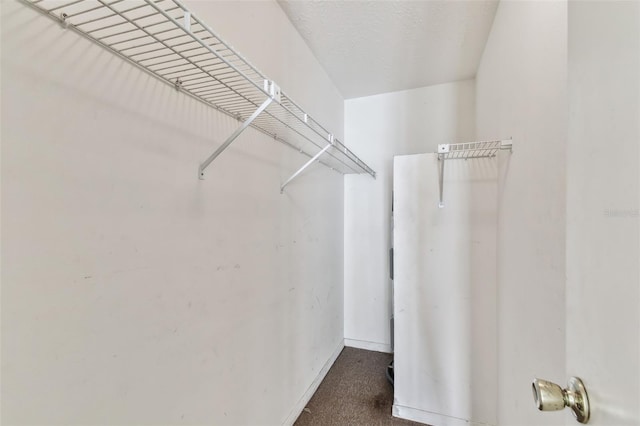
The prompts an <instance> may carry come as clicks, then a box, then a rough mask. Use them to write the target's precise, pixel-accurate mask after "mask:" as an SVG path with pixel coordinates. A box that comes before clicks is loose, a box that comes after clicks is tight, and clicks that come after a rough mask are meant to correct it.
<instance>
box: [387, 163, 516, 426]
mask: <svg viewBox="0 0 640 426" xmlns="http://www.w3.org/2000/svg"><path fill="white" fill-rule="evenodd" d="M500 155H509V154H508V153H501V154H500ZM437 176H438V159H437V155H436V154H420V155H407V156H398V157H396V158H395V161H394V174H393V177H394V181H393V185H394V186H393V187H394V197H395V204H394V222H393V223H394V233H393V244H394V254H395V256H394V259H395V260H394V263H395V267H396V271H395V277H394V302H395V303H394V325H395V327H394V328H395V334H394V337H395V341H394V372H395V375H394V398H393V414H394V415H395V416H398V417H402V418H406V419H410V420H415V421H419V422H422V423H425V424H430V425H438V426H466V425H468V424H469V423H468V422H469V421H471V422H472V424H482V425H495V424H496V393H497V391H496V386H497V358H496V355H497V340H496V337H497V325H496V226H497V212H496V209H497V206H498V203H497V193H498V191H497V190H498V184H497V183H498V179H497V176H498V160H497V159H495V158H492V159H489V158H485V159H476V160H470V161H462V160H457V161H456V160H450V161H447V162H446V166H445V174H444V203H445V206H444V208H438V201H439V191H438V188H439V187H438V178H437Z"/></svg>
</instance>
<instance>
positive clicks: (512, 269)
mask: <svg viewBox="0 0 640 426" xmlns="http://www.w3.org/2000/svg"><path fill="white" fill-rule="evenodd" d="M566 78H567V3H566V2H564V1H557V2H538V1H531V2H511V1H503V2H500V5H499V6H498V10H497V13H496V17H495V20H494V23H493V28H492V30H491V34H490V36H489V40H488V42H487V46H486V48H485V52H484V55H483V57H482V61H481V64H480V68H479V70H478V74H477V77H476V86H477V104H476V111H477V136H478V138H479V139H484V138H495V137H500V138H504V137H508V136H512V137H513V140H514V144H513V145H514V147H513V154H512V155H511V156H510V157H509V159H508V161H505V162H504V163H503V164H502V167H501V170H500V178H499V179H500V180H499V195H498V202H499V206H498V365H499V373H498V424H501V425H520V426H524V425H544V424H561V423H563V422H564V415H563V414H562V413H544V414H541V413H538V412H537V410H536V408H535V406H534V404H533V402H532V401H533V400H532V396H531V380H532V379H533V378H534V377H542V378H546V379H550V380H554V381H558V383H563V384H564V383H565V381H566V379H565V365H564V361H565V317H564V313H565V309H564V306H565V229H566V227H565V164H566V163H565V149H566V139H567V98H566V96H567V83H566Z"/></svg>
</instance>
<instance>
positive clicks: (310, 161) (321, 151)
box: [280, 134, 335, 194]
mask: <svg viewBox="0 0 640 426" xmlns="http://www.w3.org/2000/svg"><path fill="white" fill-rule="evenodd" d="M327 140H328V141H329V143H328V144H327V145H326V146H325V147H324V148H322V149H321V150H320V151H319V152H318V153H317V154H316V155H314V156H313V157H311V159H310V160H309V161H307V162H306V163H304V165H303V166H302V167H300V168H299V169H298V171H297V172H295V173H294V174H292V175H291V177H290V178H289V179H287V180H286V181H285V182H284V183H283V184H282V185H280V193H281V194H282V193H284V188H285V187H286V186H287V185H289V184H290V183H291V182H292V181H293V180H294V179H295V178H297V177H298V175H300V173H302V172H303V171H304V170H305V169H306V168H307V167H309V166H310V165H312V164H313V163H315V162H316V161H317V160H318V159H319V158H320V157H321V156H322V154H324V153H325V152H327V150H328V149H329V148H331V147H332V146H334V145H333V144H334V141H335V138H334V137H333V135H331V134H330V135H327Z"/></svg>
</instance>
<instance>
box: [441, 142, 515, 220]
mask: <svg viewBox="0 0 640 426" xmlns="http://www.w3.org/2000/svg"><path fill="white" fill-rule="evenodd" d="M498 151H509V152H513V140H512V139H511V138H509V139H505V140H495V141H478V142H464V143H455V144H448V143H445V144H439V145H438V152H437V154H438V189H439V192H440V199H439V201H438V208H444V197H443V194H444V163H445V161H446V160H471V159H474V158H493V157H495V156H496V155H498Z"/></svg>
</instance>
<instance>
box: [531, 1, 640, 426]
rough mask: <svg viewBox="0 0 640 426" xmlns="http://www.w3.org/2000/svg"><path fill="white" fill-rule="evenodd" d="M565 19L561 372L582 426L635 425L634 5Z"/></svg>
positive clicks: (639, 418)
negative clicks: (573, 382)
mask: <svg viewBox="0 0 640 426" xmlns="http://www.w3.org/2000/svg"><path fill="white" fill-rule="evenodd" d="M568 16H569V27H568V29H569V45H568V46H569V61H568V65H569V108H570V114H569V141H568V152H567V180H568V186H567V291H566V295H567V311H566V315H567V316H566V322H567V329H566V336H567V346H566V348H567V360H566V365H567V376H579V377H581V378H582V379H583V381H584V383H585V385H586V388H587V391H588V394H589V397H590V400H591V405H592V414H591V420H590V422H589V424H592V425H602V426H604V425H606V426H618V425H640V359H639V357H640V210H639V209H640V203H639V200H640V157H639V156H640V124H639V123H640V108H639V98H640V2H638V1H627V2H569V14H568ZM559 384H560V383H559ZM561 384H562V385H564V383H561ZM540 415H541V416H543V415H546V414H545V413H540ZM566 416H567V424H577V423H575V420H573V419H572V416H571V415H570V414H569V413H566Z"/></svg>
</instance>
